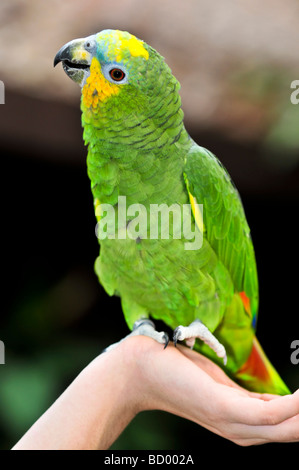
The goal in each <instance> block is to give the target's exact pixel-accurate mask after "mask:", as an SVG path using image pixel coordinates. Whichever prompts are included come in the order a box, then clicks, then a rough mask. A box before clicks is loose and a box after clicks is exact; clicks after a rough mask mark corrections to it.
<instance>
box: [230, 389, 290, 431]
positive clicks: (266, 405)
mask: <svg viewBox="0 0 299 470" xmlns="http://www.w3.org/2000/svg"><path fill="white" fill-rule="evenodd" d="M227 398H228V397H227V395H226V399H224V402H223V407H224V412H226V413H227V416H228V419H230V420H231V421H233V422H237V423H243V424H247V425H252V426H258V425H265V426H267V425H268V426H269V425H275V424H279V423H281V422H283V421H285V420H287V419H289V418H292V417H293V416H296V415H298V414H299V390H297V392H295V393H294V394H293V395H286V396H283V397H277V398H276V399H271V400H267V401H265V400H261V399H258V398H251V397H248V398H247V397H243V396H236V395H235V397H234V399H233V400H232V399H231V398H232V397H230V398H229V399H227Z"/></svg>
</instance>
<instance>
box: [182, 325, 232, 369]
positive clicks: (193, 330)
mask: <svg viewBox="0 0 299 470" xmlns="http://www.w3.org/2000/svg"><path fill="white" fill-rule="evenodd" d="M196 338H199V339H201V340H202V341H203V342H204V343H206V344H207V345H208V346H210V348H211V349H212V350H213V351H215V353H216V354H217V356H218V357H222V358H223V363H224V365H226V362H227V357H226V351H225V348H224V346H223V345H222V344H221V343H219V341H218V339H217V338H216V337H215V336H214V335H213V334H212V333H211V332H210V330H209V329H208V328H207V327H206V326H205V325H204V324H203V323H202V322H201V321H200V320H195V321H194V322H192V323H191V324H190V325H189V326H181V325H180V326H178V327H177V328H176V329H175V330H174V332H173V342H174V344H175V345H176V343H177V341H183V340H186V344H187V346H189V347H190V348H193V346H194V343H195V339H196Z"/></svg>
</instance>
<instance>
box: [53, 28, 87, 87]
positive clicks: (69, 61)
mask: <svg viewBox="0 0 299 470" xmlns="http://www.w3.org/2000/svg"><path fill="white" fill-rule="evenodd" d="M95 50H96V42H95V39H94V36H90V37H88V38H82V39H81V38H80V39H75V40H73V41H70V42H68V43H67V44H65V45H64V46H62V48H61V49H60V50H59V51H58V52H57V54H56V56H55V58H54V67H55V66H56V65H57V64H59V62H62V66H63V70H64V71H65V73H66V74H67V75H68V76H69V77H70V78H71V79H72V80H74V81H75V82H77V83H79V84H82V83H83V81H84V78H85V77H86V75H88V74H89V68H90V64H91V60H92V57H93V53H94V51H95Z"/></svg>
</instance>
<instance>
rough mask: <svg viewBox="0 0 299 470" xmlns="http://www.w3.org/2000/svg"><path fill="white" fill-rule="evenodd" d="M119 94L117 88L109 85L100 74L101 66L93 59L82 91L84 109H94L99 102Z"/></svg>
mask: <svg viewBox="0 0 299 470" xmlns="http://www.w3.org/2000/svg"><path fill="white" fill-rule="evenodd" d="M118 93H119V86H118V85H114V84H113V83H110V82H109V81H108V80H106V78H105V77H104V75H103V74H102V70H101V65H100V63H99V61H98V60H97V59H96V58H95V57H94V58H93V59H92V61H91V65H90V75H89V77H88V78H87V79H86V84H85V85H84V87H83V89H82V100H83V104H84V106H85V107H86V108H96V107H97V105H98V103H99V101H105V100H106V99H107V98H109V97H110V96H112V95H117V94H118Z"/></svg>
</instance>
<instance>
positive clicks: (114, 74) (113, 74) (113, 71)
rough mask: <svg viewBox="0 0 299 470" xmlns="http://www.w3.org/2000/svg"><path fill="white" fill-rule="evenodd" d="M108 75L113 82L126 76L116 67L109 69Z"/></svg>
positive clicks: (119, 80)
mask: <svg viewBox="0 0 299 470" xmlns="http://www.w3.org/2000/svg"><path fill="white" fill-rule="evenodd" d="M109 75H110V77H111V78H112V80H114V81H115V82H121V81H122V80H123V79H124V78H125V76H126V74H125V72H124V71H123V70H121V69H117V68H114V69H111V70H110V71H109Z"/></svg>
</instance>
